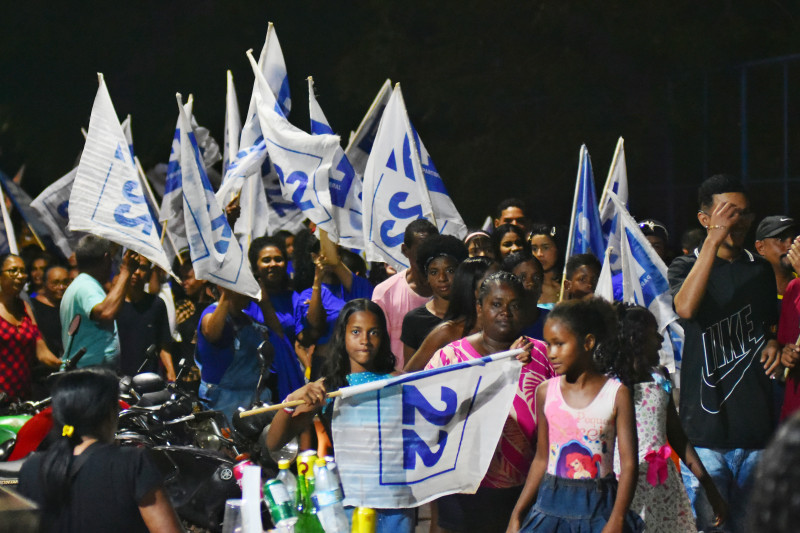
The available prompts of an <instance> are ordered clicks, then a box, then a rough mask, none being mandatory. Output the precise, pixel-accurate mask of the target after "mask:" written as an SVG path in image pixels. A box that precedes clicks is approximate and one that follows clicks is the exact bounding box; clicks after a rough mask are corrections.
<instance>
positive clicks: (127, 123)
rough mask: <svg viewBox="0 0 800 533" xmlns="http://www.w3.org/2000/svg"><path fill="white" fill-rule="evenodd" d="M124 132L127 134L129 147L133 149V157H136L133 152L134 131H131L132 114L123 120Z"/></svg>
mask: <svg viewBox="0 0 800 533" xmlns="http://www.w3.org/2000/svg"><path fill="white" fill-rule="evenodd" d="M121 126H122V132H123V133H124V134H125V139H126V140H127V141H128V148H130V150H131V157H134V153H133V132H132V131H131V116H130V115H128V116H127V117H125V120H123V121H122V124H121Z"/></svg>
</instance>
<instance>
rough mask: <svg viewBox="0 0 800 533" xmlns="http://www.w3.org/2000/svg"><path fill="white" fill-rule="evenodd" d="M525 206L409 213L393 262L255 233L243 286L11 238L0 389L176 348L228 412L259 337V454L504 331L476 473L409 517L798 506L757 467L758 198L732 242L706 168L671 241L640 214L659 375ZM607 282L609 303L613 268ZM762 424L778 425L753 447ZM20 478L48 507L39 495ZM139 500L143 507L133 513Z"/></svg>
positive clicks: (799, 258) (766, 465) (774, 320)
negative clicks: (440, 215) (499, 390)
mask: <svg viewBox="0 0 800 533" xmlns="http://www.w3.org/2000/svg"><path fill="white" fill-rule="evenodd" d="M533 218H534V216H533V214H532V213H531V212H530V211H529V210H528V208H527V206H526V205H525V203H524V202H522V201H520V200H518V199H509V200H505V201H503V202H502V203H500V205H499V206H498V207H497V210H496V214H495V218H494V228H492V230H491V231H474V232H471V233H469V235H467V236H466V237H465V238H464V239H463V240H461V239H458V238H456V237H453V236H449V235H440V234H439V232H438V231H437V228H436V226H434V225H433V224H432V223H430V222H429V221H427V220H425V219H419V220H415V221H413V222H411V223H410V224H408V226H407V227H406V230H405V234H404V239H403V245H402V253H403V255H404V256H405V257H406V258H407V259H408V264H409V267H408V268H407V269H404V270H400V271H395V270H394V269H393V268H392V267H391V266H389V265H387V264H383V263H369V264H367V263H366V262H365V261H364V260H363V259H362V257H361V256H360V255H358V254H357V253H354V252H353V251H351V250H347V249H344V248H340V247H338V246H336V245H334V244H333V243H331V242H330V241H329V240H327V238H326V236H325V235H320V236H319V238H318V236H315V232H314V231H313V228H308V229H306V230H303V231H301V232H299V233H297V234H292V233H289V232H285V231H283V232H278V233H276V234H275V235H273V236H264V237H260V238H256V239H254V240H253V242H252V243H251V245H250V248H249V250H248V258H249V262H250V266H251V268H252V270H253V273H254V275H255V277H256V279H257V281H258V283H259V285H260V288H261V294H262V298H261V300H260V301H255V300H253V299H251V298H249V297H246V296H243V295H240V294H237V293H236V292H233V291H231V290H230V289H226V288H224V287H218V286H215V285H214V284H212V283H210V282H207V281H203V280H199V279H197V278H196V277H195V274H194V270H193V268H192V264H191V260H190V257H189V255H188V253H185V254H183V255H181V256H180V257H178V258H176V260H175V264H174V267H173V271H174V273H175V274H176V275H177V276H178V277H179V278H180V283H177V282H176V281H175V280H174V279H170V278H169V276H168V275H167V274H166V273H165V272H163V271H161V270H160V269H158V268H156V267H153V266H152V265H151V264H150V262H149V261H148V260H147V259H145V258H144V257H141V256H139V255H137V254H135V253H133V252H131V251H126V252H125V253H124V254H123V253H120V251H119V250H117V249H116V248H117V247H116V245H114V244H113V243H110V242H109V241H107V240H105V239H103V238H100V237H96V236H93V235H85V236H84V237H82V238H81V240H80V242H79V243H78V244H77V246H76V248H75V253H74V256H73V257H72V258H70V262H64V263H61V262H59V261H56V260H54V259H53V257H51V256H50V255H48V254H47V253H45V252H43V251H41V250H40V249H36V248H35V249H33V250H31V249H30V248H26V249H24V250H23V253H22V254H21V255H20V256H17V255H6V256H3V257H0V339H1V340H0V390H2V392H3V393H4V394H5V395H6V398H5V400H6V401H10V400H14V399H17V398H21V399H25V398H29V397H34V396H36V395H37V394H39V395H41V394H46V391H43V390H42V377H43V376H44V375H46V374H47V372H49V371H50V370H52V369H55V368H58V366H59V365H60V364H62V363H63V361H65V360H67V359H69V358H71V357H72V356H73V355H74V354H75V353H76V352H77V351H78V350H80V349H81V348H85V349H86V354H85V355H84V356H83V358H82V359H81V360H80V362H79V365H78V366H80V367H103V368H106V369H110V370H112V371H114V372H117V373H120V374H126V375H131V374H135V373H137V372H139V371H140V370H142V369H145V370H150V371H155V372H160V373H161V374H162V375H163V376H164V377H165V378H166V379H167V380H175V379H176V378H177V375H178V372H176V369H178V367H179V361H181V360H185V361H189V362H193V363H194V364H193V365H191V366H192V369H191V370H190V371H189V372H181V379H183V380H185V381H186V382H187V383H186V385H187V386H194V387H196V388H197V391H198V394H199V396H200V398H201V399H202V400H203V401H204V402H205V404H206V406H207V407H208V408H212V409H218V410H221V411H223V412H224V413H226V414H227V415H228V416H229V417H231V416H232V415H233V414H234V413H235V412H236V411H237V409H239V408H241V407H247V406H248V405H249V404H250V402H251V401H252V399H253V392H254V390H255V388H256V383H257V382H258V377H259V374H260V369H259V359H258V349H259V345H261V344H262V343H264V342H266V343H267V344H268V346H269V347H270V348H271V352H272V354H273V355H274V360H273V363H272V367H271V373H270V377H269V379H268V385H269V386H268V387H267V388H265V390H264V391H263V393H262V398H261V399H262V400H264V401H271V402H273V403H276V402H279V401H283V400H304V401H305V402H306V403H305V405H303V406H300V407H297V408H294V409H285V410H281V411H278V413H277V414H276V416H275V419H274V420H273V423H272V425H271V427H270V431H269V433H268V435H267V441H266V445H267V446H268V448H269V449H271V450H279V449H280V448H281V447H282V446H284V445H285V444H286V443H287V442H288V441H289V440H291V439H292V438H294V437H298V436H299V437H300V439H301V443H302V445H303V446H309V447H310V446H312V445H313V439H314V438H315V435H316V433H315V431H314V424H313V420H314V418H315V417H316V416H318V417H319V419H321V420H322V422H323V426H324V427H326V429H327V432H328V435H330V433H331V432H330V423H331V417H332V416H333V415H332V409H331V404H330V401H328V400H326V399H325V398H326V393H328V392H331V391H333V390H336V389H338V388H340V387H343V386H347V385H355V384H360V383H364V382H368V381H373V380H376V379H381V378H384V377H386V376H388V375H396V374H399V373H402V372H412V371H417V370H422V369H425V368H435V367H440V366H445V365H449V364H454V363H458V362H462V361H467V360H470V359H474V358H479V357H483V356H486V355H489V354H494V353H498V352H501V351H504V350H507V349H509V348H523V349H524V353H523V354H522V355H520V356H519V357H518V358H519V359H520V361H521V362H522V364H523V367H522V372H521V375H520V380H519V390H518V392H517V394H516V396H515V398H514V401H513V405H512V407H511V410H510V412H509V413H508V414H507V417H508V419H507V421H506V424H505V427H504V428H503V433H502V436H501V438H500V442H499V443H498V446H497V450H496V452H495V455H494V457H493V458H492V461H491V464H490V466H489V470H488V472H487V474H486V476H485V477H484V479H483V481H482V483H481V486H480V488H479V489H478V491H477V492H476V493H475V494H454V495H450V496H445V497H442V498H440V499H439V500H437V501H436V502H435V504H434V506H433V509H434V516H433V520H432V530H437V531H454V532H466V531H481V532H491V531H501V532H502V531H508V532H516V531H526V532H527V531H562V530H563V531H567V530H569V531H598V532H599V531H641V530H642V529H643V528H646V529H645V530H646V531H665V532H677V531H697V530H700V531H712V530H716V529H714V528H718V530H721V531H734V532H738V531H746V530H754V529H755V528H762V529H764V528H766V530H769V531H779V530H780V531H788V529H779V528H780V527H789V526H790V525H791V524H792V518H793V517H798V516H800V505H797V504H796V502H793V500H792V501H789V498H790V496H791V493H790V492H789V490H790V489H787V487H790V485H787V484H785V483H783V484H781V483H778V482H776V481H775V480H774V479H771V478H775V477H780V476H782V475H786V474H785V470H782V469H781V467H780V466H777V465H774V464H771V463H770V461H772V460H773V458H774V460H781V461H787V460H789V459H787V457H793V460H795V461H796V460H797V455H792V452H793V451H794V452H796V451H797V450H795V448H797V447H798V444H797V437H796V435H797V429H794V430H790V429H789V428H793V427H795V426H797V425H798V424H800V423H799V422H798V421H797V420H798V419H797V418H792V417H793V413H794V411H795V410H797V409H798V408H799V407H800V374H798V373H797V372H798V371H797V370H796V368H797V366H798V365H797V363H798V360H800V346H798V344H800V280H798V279H797V277H798V274H797V273H798V272H800V238H796V235H797V233H798V228H797V225H796V224H795V222H794V220H793V219H792V218H791V217H788V216H783V215H778V216H766V217H763V218H762V219H760V220H759V223H758V224H757V226H756V228H755V241H754V242H747V238H748V236H749V235H751V233H750V229H751V226H752V225H753V223H754V222H755V215H754V213H753V212H752V211H751V210H750V208H749V203H748V198H747V194H746V191H745V190H744V189H743V187H742V185H741V183H739V182H738V181H737V180H735V179H734V178H732V177H730V176H723V175H718V176H713V177H711V178H709V179H707V180H705V181H704V182H703V183H702V184H701V186H700V188H699V191H698V215H697V218H698V222H699V224H700V226H701V228H697V229H693V230H691V231H688V232H686V234H685V235H684V236H683V238H682V239H681V242H680V245H681V253H678V254H673V253H672V252H671V247H670V235H669V232H668V229H667V228H666V227H665V226H664V224H662V223H660V222H658V221H657V220H653V219H645V220H642V221H641V222H640V224H639V227H640V229H641V230H642V232H643V233H644V235H645V236H646V238H647V240H648V241H649V242H650V244H651V245H652V247H653V249H654V250H655V251H656V253H657V254H658V255H659V256H660V257H661V258H662V259H663V260H664V262H665V264H666V265H668V266H669V269H668V276H669V283H670V289H671V294H672V296H673V299H674V309H675V312H676V313H677V315H678V316H679V317H680V319H681V321H680V322H681V325H682V326H683V329H684V332H685V343H684V345H683V354H682V359H681V362H682V364H681V367H680V370H679V373H678V374H672V375H671V374H670V373H669V372H667V371H666V370H665V369H664V368H663V367H662V366H661V364H660V362H659V349H660V347H661V345H662V342H663V341H664V338H663V337H662V335H661V333H663V332H660V331H659V328H658V324H657V322H656V319H655V318H654V317H653V315H652V314H651V313H650V312H649V311H648V310H647V309H645V308H643V307H639V306H635V305H631V304H624V303H620V302H616V303H612V302H607V301H605V300H603V299H600V298H598V297H595V296H594V292H595V288H596V286H597V283H598V278H599V276H600V271H601V259H602V258H597V257H595V256H594V255H592V254H579V255H572V256H570V257H568V258H565V251H566V250H565V249H566V242H565V241H566V233H567V231H566V228H564V227H562V226H559V225H556V224H552V223H546V222H537V223H533ZM748 248H750V249H752V251H751V250H750V249H748ZM565 259H566V261H565ZM562 277H563V279H562ZM615 284H616V280H615ZM614 294H615V298H617V299H618V300H621V299H622V288H621V286H619V287H617V286H616V285H615V287H614ZM75 316H80V317H81V322H80V325H79V327H78V330H77V331H76V332H74V333H72V334H71V333H70V331H69V328H68V326H69V324H70V323H71V322H72V320H73V318H74V317H75ZM76 383H78V382H76ZM79 385H80V383H78V384H75V385H69V384H65V385H64V387H69V386H74V387H78V386H79ZM80 386H84V385H80ZM64 413H67V411H64ZM105 414H107V413H105V412H103V413H98V414H97V416H98V417H100V418H98V421H96V423H95V426H97V425H99V424H100V422H103V421H104V420H105V419H103V418H102V416H105ZM101 415H102V416H101ZM58 416H61V417H62V418H63V420H62V419H60V418H58ZM58 416H57V417H56V418H57V419H58V421H59V422H60V423H63V424H64V427H65V428H66V427H67V426H70V427H72V426H75V431H80V429H79V427H78V426H77V425H75V424H73V422H71V421H70V419H69V416H70V415H68V414H63V415H58ZM798 416H800V415H798ZM781 423H785V424H786V426H787V429H784V430H783V431H781V432H780V435H781V436H782V438H783V440H781V438H780V437H779V439H778V440H777V441H776V442H775V443H774V444H773V445H772V446H773V447H774V448H775V450H777V451H773V452H766V453H765V452H764V450H765V448H767V446H768V445H770V442H771V441H772V439H773V437H774V435H775V432H776V429H777V428H778V426H779V425H780V424H781ZM90 425H91V424H90ZM106 429H108V428H107V427H106V426H103V431H105V430H106ZM91 430H92V431H95V432H96V427H92V428H91ZM105 432H106V433H107V431H105ZM67 433H70V432H69V431H67ZM90 433H91V432H90ZM93 435H94V434H93ZM103 435H105V433H103ZM94 436H95V437H97V435H94ZM787 439H788V440H789V442H788V443H787ZM791 439H794V440H791ZM95 440H96V439H95ZM101 440H102V439H101ZM105 440H106V441H107V440H108V439H105ZM92 442H93V441H92ZM67 444H69V448H70V450H72V449H74V450H75V453H78V452H79V451H80V450H81V449H84V448H87V447H88V445H86V441H85V440H84V441H81V439H80V438H78V436H73V435H72V433H70V435H65V440H64V446H66V445H67ZM89 444H91V443H89ZM333 444H334V446H335V443H333ZM81 447H83V448H81ZM104 453H105V452H104ZM108 453H110V452H108ZM109 457H111V456H110V455H109ZM51 459H52V458H51ZM52 460H55V459H52ZM52 460H51V462H49V463H48V462H46V463H44V465H43V468H45V469H47V468H49V469H50V470H52V468H53V466H52ZM109 460H110V459H109ZM130 460H132V461H145V459H142V458H140V457H138V456H137V457H135V458H132V459H130ZM673 460H675V462H673ZM677 462H679V463H680V466H679V468H678V467H677V466H676V463H677ZM48 465H49V466H48ZM37 468H38V467H37ZM143 468H144V467H143ZM145 471H147V468H145ZM795 477H796V476H795ZM59 479H60V478H59ZM59 483H62V484H63V479H60V480H59ZM148 483H150V481H149V478H148ZM754 485H759V487H757V488H754ZM148 487H149V485H148ZM40 488H41V487H40ZM30 490H33V492H34V493H35V492H36V491H37V490H39V489H30ZM43 490H44V491H45V493H47V494H48V496H47V498H50V499H48V500H47V501H48V502H49V503H48V505H54V502H55V503H58V502H60V501H62V500H63V494H62V493H59V492H58V491H57V490H56V489H48V488H47V487H45V488H44V489H43ZM58 490H61V489H58ZM148 490H149V488H148ZM770 491H773V492H772V493H774V494H775V497H783V498H786V502H785V505H782V504H780V503H778V504H776V502H775V501H773V500H769V498H768V495H769V494H771V492H770ZM147 494H148V498H150V499H149V500H148V502H149V503H148V504H149V505H151V506H155V507H147V509H146V510H142V509H143V508H142V506H141V505H140V506H139V509H140V510H142V512H141V516H142V518H143V520H144V523H145V524H148V525H149V524H150V523H151V521H157V520H167V521H169V520H171V516H172V515H171V514H169V513H168V512H161V511H163V505H162V504H163V501H162V500H163V494H161V495H160V493H158V492H153V491H151V490H149V492H147ZM754 494H757V496H754ZM140 496H141V495H137V498H138V497H140ZM137 501H138V500H137ZM755 502H762V503H761V504H759V505H756V503H755ZM763 502H769V504H765V503H763ZM153 509H161V511H160V512H159V513H160V514H158V513H157V514H155V515H154V514H150V515H148V514H147V512H145V511H153ZM159 517H160V518H159ZM378 518H379V526H378V530H379V531H413V528H414V522H415V514H414V512H413V510H404V509H400V510H397V509H383V510H378ZM782 525H783V526H782ZM561 528H564V529H561ZM569 528H573V529H569ZM749 528H752V529H749Z"/></svg>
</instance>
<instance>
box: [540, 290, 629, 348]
mask: <svg viewBox="0 0 800 533" xmlns="http://www.w3.org/2000/svg"><path fill="white" fill-rule="evenodd" d="M554 320H558V321H560V322H563V323H564V325H566V326H567V328H569V330H570V331H572V333H573V334H574V335H575V337H576V338H578V339H584V338H586V336H587V335H593V336H594V338H595V344H594V346H595V348H594V351H595V353H596V352H597V350H598V348H600V346H601V345H602V344H603V343H605V342H608V340H609V339H611V338H613V337H614V336H615V335H616V334H617V321H616V317H615V316H614V308H613V307H611V304H610V303H608V302H607V301H606V300H604V299H602V298H598V297H594V296H593V297H591V298H586V299H582V300H568V301H566V302H561V303H559V304H558V305H556V306H555V307H554V308H553V310H552V311H550V313H549V314H548V315H547V322H551V321H554Z"/></svg>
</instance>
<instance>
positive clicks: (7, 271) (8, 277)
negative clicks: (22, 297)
mask: <svg viewBox="0 0 800 533" xmlns="http://www.w3.org/2000/svg"><path fill="white" fill-rule="evenodd" d="M26 281H28V272H27V271H26V270H25V262H24V261H23V260H22V259H20V258H19V257H14V256H11V257H8V258H6V260H5V261H4V262H3V265H2V271H0V289H2V290H3V292H4V293H7V294H11V295H13V296H18V295H19V293H20V292H21V291H22V289H23V287H25V282H26Z"/></svg>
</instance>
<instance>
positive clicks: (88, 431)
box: [40, 369, 119, 506]
mask: <svg viewBox="0 0 800 533" xmlns="http://www.w3.org/2000/svg"><path fill="white" fill-rule="evenodd" d="M118 400H119V383H118V381H117V378H116V377H115V376H114V375H113V374H112V373H111V372H109V371H106V370H95V369H83V370H75V371H73V372H69V373H67V374H64V375H63V376H62V377H61V378H60V379H59V380H58V381H57V382H56V384H55V385H54V386H53V424H54V427H55V428H56V431H60V432H62V433H63V434H62V436H61V437H59V438H58V439H57V440H56V441H55V443H53V444H52V445H51V446H50V448H48V450H47V452H45V455H44V457H43V458H42V468H41V471H40V476H41V481H42V486H43V487H44V491H45V493H44V496H45V501H46V502H47V503H48V504H50V505H53V506H60V505H63V504H65V503H67V502H68V499H69V487H70V467H71V466H72V460H73V450H74V448H75V446H77V445H78V444H80V443H81V442H82V439H81V437H83V436H89V437H95V438H100V437H102V435H101V432H102V431H103V429H104V428H105V427H106V424H108V423H110V420H111V416H112V414H113V413H116V410H117V409H118V406H119V404H118ZM70 428H71V431H70Z"/></svg>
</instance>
